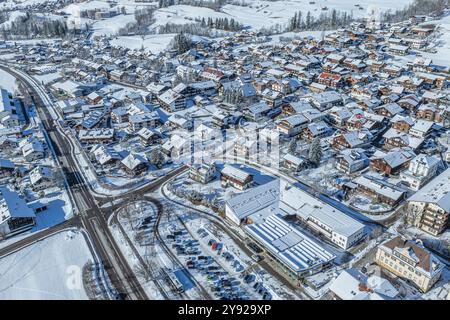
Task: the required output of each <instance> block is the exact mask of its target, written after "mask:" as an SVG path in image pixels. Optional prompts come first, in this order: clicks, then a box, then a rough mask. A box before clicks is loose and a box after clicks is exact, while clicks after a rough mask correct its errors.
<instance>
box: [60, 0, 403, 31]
mask: <svg viewBox="0 0 450 320" xmlns="http://www.w3.org/2000/svg"><path fill="white" fill-rule="evenodd" d="M410 2H412V1H411V0H399V1H396V2H392V1H389V0H377V1H376V4H374V3H373V1H370V0H362V1H355V0H319V1H314V3H310V1H306V0H279V1H248V3H250V5H248V6H240V5H231V4H228V5H225V6H223V7H222V9H221V10H220V11H214V10H212V9H209V8H205V7H194V6H189V5H174V6H170V7H167V8H160V9H158V10H157V11H156V12H155V14H154V16H155V19H156V22H155V23H154V24H153V25H152V26H151V29H153V28H156V27H158V26H160V25H165V24H166V23H174V24H186V23H194V22H195V20H196V19H197V20H200V19H202V18H205V19H208V18H212V19H215V18H228V19H235V20H236V21H238V22H240V23H242V24H244V25H245V26H248V27H251V28H254V29H261V28H264V27H271V26H275V25H277V24H279V25H285V24H286V23H287V22H288V21H289V19H290V18H291V17H292V16H293V15H294V13H295V12H297V11H302V12H303V13H304V16H306V13H307V12H308V11H310V12H311V14H312V15H313V16H316V17H317V16H319V15H320V14H321V13H327V12H331V10H333V9H336V10H338V11H346V12H347V13H349V14H351V15H353V16H354V17H365V16H367V15H369V14H371V12H373V11H374V12H382V11H386V10H396V9H401V8H403V7H405V6H406V5H407V4H409V3H410ZM155 4H156V2H155V3H140V2H139V3H135V2H133V1H130V0H119V1H117V4H115V5H112V6H110V4H109V3H108V1H106V0H94V1H86V2H82V3H75V4H70V5H68V6H67V7H65V8H64V9H62V10H61V12H64V13H65V14H68V15H69V18H68V21H69V23H71V22H72V21H75V23H79V24H84V23H86V22H90V23H93V28H94V35H101V34H105V35H113V34H116V33H117V31H118V30H119V29H120V28H121V27H123V26H125V25H126V24H127V23H129V22H134V21H135V19H134V12H135V10H137V9H141V8H143V7H148V6H155ZM356 5H358V6H356ZM122 7H123V8H125V11H126V15H123V14H120V15H118V16H115V17H112V18H107V19H104V20H100V21H97V20H95V21H94V20H89V19H86V18H80V11H83V10H87V9H89V10H93V9H98V10H105V9H110V8H111V9H121V8H122Z"/></svg>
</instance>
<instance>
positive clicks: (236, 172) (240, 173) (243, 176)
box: [220, 165, 251, 182]
mask: <svg viewBox="0 0 450 320" xmlns="http://www.w3.org/2000/svg"><path fill="white" fill-rule="evenodd" d="M220 173H221V174H223V175H226V176H228V177H231V178H233V179H236V180H238V181H242V182H243V181H245V180H247V179H248V178H249V177H250V176H251V174H250V173H247V172H245V171H244V170H241V169H238V168H236V167H234V166H230V165H225V166H224V168H223V169H222V171H221V172H220Z"/></svg>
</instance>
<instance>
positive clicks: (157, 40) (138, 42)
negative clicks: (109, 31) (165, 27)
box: [111, 34, 175, 54]
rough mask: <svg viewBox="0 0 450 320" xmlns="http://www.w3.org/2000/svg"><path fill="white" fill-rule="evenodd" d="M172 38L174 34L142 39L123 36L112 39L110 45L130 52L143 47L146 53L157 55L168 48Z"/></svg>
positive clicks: (149, 36)
mask: <svg viewBox="0 0 450 320" xmlns="http://www.w3.org/2000/svg"><path fill="white" fill-rule="evenodd" d="M174 36H175V35H174V34H156V35H148V36H145V37H144V39H142V37H141V36H123V37H116V38H115V39H113V40H112V41H111V45H113V46H119V47H124V48H128V49H131V50H134V49H138V50H139V49H141V48H142V47H143V48H144V49H145V50H146V51H150V52H151V53H153V54H158V53H160V52H161V51H164V50H165V49H166V48H167V47H168V45H169V44H170V41H172V39H173V37H174Z"/></svg>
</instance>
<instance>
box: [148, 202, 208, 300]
mask: <svg viewBox="0 0 450 320" xmlns="http://www.w3.org/2000/svg"><path fill="white" fill-rule="evenodd" d="M146 200H148V201H151V202H153V203H154V204H155V206H156V208H157V212H158V214H157V218H156V223H155V225H154V228H153V232H154V235H155V238H156V240H157V241H158V243H159V244H160V246H161V248H162V249H163V250H164V252H165V253H166V255H167V257H168V258H169V259H170V260H171V262H172V263H173V265H176V266H178V267H179V269H181V270H183V272H186V271H185V268H184V266H183V264H182V263H181V262H180V261H179V260H178V258H177V257H176V255H175V254H174V253H173V252H172V251H171V250H170V248H169V247H168V246H167V244H166V242H165V241H164V239H163V237H162V236H161V233H160V223H161V219H162V217H163V215H164V208H163V205H162V204H161V202H160V201H159V200H157V199H154V198H151V197H146ZM190 279H191V280H192V281H193V282H194V284H195V285H196V287H197V288H198V289H199V291H200V294H201V296H202V297H203V298H204V299H205V300H211V299H212V298H211V296H210V295H209V293H208V291H206V289H205V288H204V287H203V286H202V285H201V284H200V283H199V282H198V281H197V280H196V279H195V278H194V277H190Z"/></svg>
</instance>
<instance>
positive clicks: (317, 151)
mask: <svg viewBox="0 0 450 320" xmlns="http://www.w3.org/2000/svg"><path fill="white" fill-rule="evenodd" d="M308 158H309V161H311V162H312V163H314V164H315V165H316V166H319V164H320V160H322V147H321V145H320V139H319V138H315V139H314V140H313V141H312V142H311V145H310V147H309V155H308Z"/></svg>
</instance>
